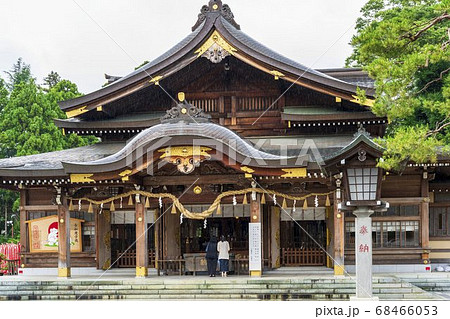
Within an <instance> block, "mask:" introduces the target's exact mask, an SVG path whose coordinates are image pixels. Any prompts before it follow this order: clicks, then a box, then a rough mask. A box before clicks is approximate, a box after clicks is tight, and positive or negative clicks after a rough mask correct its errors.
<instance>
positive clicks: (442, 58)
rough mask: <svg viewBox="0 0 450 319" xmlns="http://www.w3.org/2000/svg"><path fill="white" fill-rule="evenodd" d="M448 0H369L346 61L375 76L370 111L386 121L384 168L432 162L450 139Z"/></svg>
mask: <svg viewBox="0 0 450 319" xmlns="http://www.w3.org/2000/svg"><path fill="white" fill-rule="evenodd" d="M449 9H450V0H369V1H368V3H367V4H366V5H365V6H364V7H363V8H362V10H361V12H362V16H361V17H360V18H359V19H358V21H357V27H356V30H357V34H356V35H355V36H354V37H353V39H352V42H351V44H352V46H353V48H354V51H353V54H352V55H351V56H350V57H349V58H348V59H347V65H349V66H362V67H363V68H364V69H365V70H367V71H368V73H369V75H370V76H371V77H372V78H374V79H375V85H376V93H377V99H376V102H375V105H374V107H373V112H374V113H375V114H377V115H378V116H386V117H387V118H388V121H389V126H388V130H387V135H386V140H385V141H384V143H383V145H384V146H385V147H387V151H386V153H385V158H384V159H385V161H384V162H383V163H382V164H381V166H383V167H384V168H386V169H401V167H402V164H405V163H406V162H407V161H408V160H412V161H415V162H418V163H426V162H434V161H436V159H437V155H436V153H437V151H438V150H440V151H441V152H445V151H447V150H448V145H449V144H450V143H449V142H450V76H449V74H450V50H449V46H450V33H449V32H450V31H449V30H450V16H449V11H450V10H449Z"/></svg>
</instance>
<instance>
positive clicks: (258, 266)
mask: <svg viewBox="0 0 450 319" xmlns="http://www.w3.org/2000/svg"><path fill="white" fill-rule="evenodd" d="M256 196H257V197H256V200H253V199H251V201H250V224H249V246H250V247H249V270H250V276H252V277H261V276H262V245H261V234H262V231H261V228H262V227H261V224H262V215H261V203H260V200H259V195H256Z"/></svg>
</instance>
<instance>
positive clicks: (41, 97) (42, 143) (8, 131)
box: [0, 80, 93, 157]
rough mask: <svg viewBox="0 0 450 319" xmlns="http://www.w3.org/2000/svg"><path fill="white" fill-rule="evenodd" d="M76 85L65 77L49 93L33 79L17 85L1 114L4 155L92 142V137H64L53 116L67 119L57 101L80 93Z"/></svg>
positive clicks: (0, 137)
mask: <svg viewBox="0 0 450 319" xmlns="http://www.w3.org/2000/svg"><path fill="white" fill-rule="evenodd" d="M79 95H80V94H79V92H78V90H77V87H76V85H75V84H73V83H71V82H70V81H67V80H64V81H61V82H59V83H58V84H56V85H55V86H54V87H53V88H51V89H50V91H49V92H48V93H46V92H45V91H44V90H43V89H42V88H40V87H39V86H37V85H36V83H35V82H34V80H30V81H29V82H27V83H19V84H17V85H16V86H15V87H14V89H13V91H12V92H11V95H10V98H9V101H8V103H7V104H6V106H5V108H4V109H3V112H2V113H1V114H0V146H1V155H2V156H3V157H12V156H24V155H31V154H39V153H44V152H51V151H57V150H63V149H66V148H70V147H75V146H83V145H87V144H89V143H91V142H92V141H93V139H92V138H83V137H80V136H78V135H75V134H70V135H67V136H64V135H63V133H62V131H61V130H60V129H58V128H57V127H56V125H55V124H54V123H53V119H56V118H58V119H61V118H65V117H66V115H65V114H64V112H62V111H61V109H60V108H59V106H58V101H61V100H67V99H69V98H74V97H76V96H79Z"/></svg>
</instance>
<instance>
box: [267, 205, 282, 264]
mask: <svg viewBox="0 0 450 319" xmlns="http://www.w3.org/2000/svg"><path fill="white" fill-rule="evenodd" d="M269 213H270V215H269V216H270V227H271V231H270V235H271V239H270V249H271V266H272V268H280V265H281V260H280V249H281V246H280V207H278V206H272V207H271V210H270V212H269Z"/></svg>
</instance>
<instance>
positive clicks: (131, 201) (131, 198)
mask: <svg viewBox="0 0 450 319" xmlns="http://www.w3.org/2000/svg"><path fill="white" fill-rule="evenodd" d="M128 206H133V197H132V196H131V195H130V198H129V199H128Z"/></svg>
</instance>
